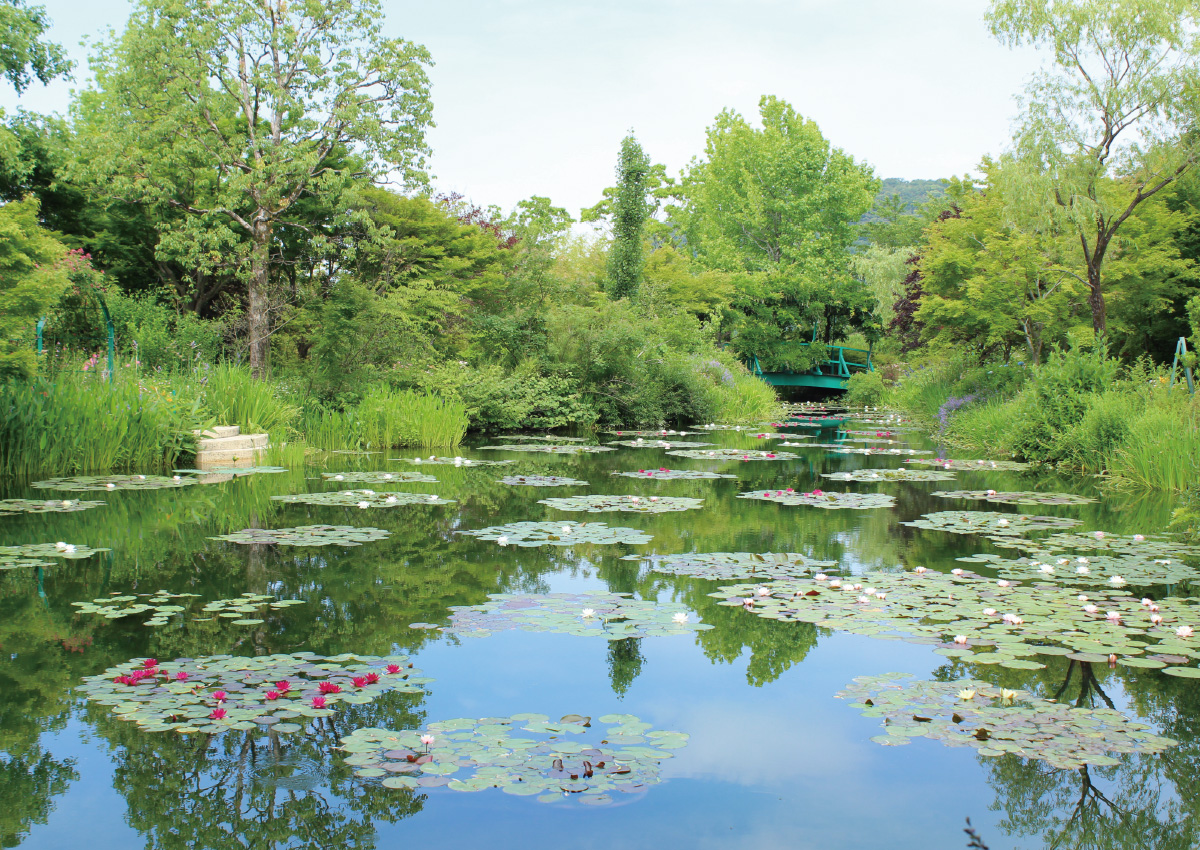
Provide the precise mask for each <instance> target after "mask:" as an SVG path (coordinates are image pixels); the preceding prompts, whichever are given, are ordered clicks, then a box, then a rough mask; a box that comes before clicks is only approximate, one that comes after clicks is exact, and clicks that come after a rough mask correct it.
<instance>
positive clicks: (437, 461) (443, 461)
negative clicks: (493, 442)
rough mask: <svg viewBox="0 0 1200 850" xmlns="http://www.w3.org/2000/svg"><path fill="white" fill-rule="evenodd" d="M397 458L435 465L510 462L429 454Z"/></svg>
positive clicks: (489, 464) (478, 464) (483, 464)
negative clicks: (410, 457) (427, 455)
mask: <svg viewBox="0 0 1200 850" xmlns="http://www.w3.org/2000/svg"><path fill="white" fill-rule="evenodd" d="M396 459H397V460H406V461H407V462H408V463H412V464H416V465H417V466H420V465H422V464H433V465H435V466H508V465H509V464H511V463H512V461H511V460H477V459H476V458H470V457H438V456H437V455H430V456H429V457H414V458H412V459H411V460H410V459H408V458H396Z"/></svg>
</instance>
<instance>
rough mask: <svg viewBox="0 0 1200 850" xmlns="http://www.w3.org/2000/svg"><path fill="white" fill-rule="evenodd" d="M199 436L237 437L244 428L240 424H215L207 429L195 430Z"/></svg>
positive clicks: (211, 437) (210, 437)
mask: <svg viewBox="0 0 1200 850" xmlns="http://www.w3.org/2000/svg"><path fill="white" fill-rule="evenodd" d="M192 433H193V434H195V435H196V436H197V437H208V438H209V439H213V438H216V437H237V436H240V435H241V433H242V429H241V427H240V426H238V425H214V426H212V427H211V428H209V429H208V430H207V431H193V432H192Z"/></svg>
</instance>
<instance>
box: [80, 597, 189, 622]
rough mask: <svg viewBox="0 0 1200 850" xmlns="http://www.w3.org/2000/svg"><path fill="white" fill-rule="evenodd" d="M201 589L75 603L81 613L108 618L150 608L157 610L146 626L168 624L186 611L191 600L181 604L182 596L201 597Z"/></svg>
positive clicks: (119, 617)
mask: <svg viewBox="0 0 1200 850" xmlns="http://www.w3.org/2000/svg"><path fill="white" fill-rule="evenodd" d="M199 595H200V594H198V593H171V592H170V591H168V590H159V591H156V592H154V593H138V594H127V595H125V596H119V595H116V594H113V595H112V596H106V597H101V598H100V599H93V600H92V601H91V602H72V603H71V605H72V606H74V607H75V608H76V609H77V610H76V613H79V614H91V615H95V616H100V617H104V618H105V619H106V620H120V619H121V618H123V617H132V616H134V615H135V614H144V613H146V612H147V611H151V612H153V613H152V614H151V616H150V619H148V620H146V621H145V622H144V623H143V625H146V626H165V625H166V624H167V623H168V622H169V621H170V619H171V617H172V616H173V615H175V614H182V613H183V612H184V611H186V610H187V605H188V603H185V604H183V605H180V604H178V601H179V600H189V599H192V598H195V597H198V596H199Z"/></svg>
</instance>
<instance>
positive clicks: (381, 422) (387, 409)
mask: <svg viewBox="0 0 1200 850" xmlns="http://www.w3.org/2000/svg"><path fill="white" fill-rule="evenodd" d="M468 425H469V419H468V418H467V408H466V405H464V404H463V403H461V402H459V401H457V400H447V399H444V398H442V397H440V396H438V395H434V394H432V393H418V392H414V391H412V390H404V391H400V392H396V391H393V390H389V389H386V388H383V387H373V388H371V389H370V390H368V391H367V394H366V395H365V396H363V399H362V401H361V402H360V403H359V404H358V406H357V407H352V408H347V409H346V410H344V411H338V410H328V409H325V408H320V407H316V408H310V409H308V410H307V411H306V412H305V415H304V418H303V420H302V422H301V426H300V427H301V430H302V431H303V435H304V440H305V442H307V443H308V444H309V445H310V446H314V447H316V448H319V449H322V450H325V451H332V450H334V449H393V448H401V447H404V446H412V447H419V448H427V449H429V448H452V447H454V446H457V445H458V444H459V443H461V442H462V439H463V437H464V436H465V435H466V433H467V426H468Z"/></svg>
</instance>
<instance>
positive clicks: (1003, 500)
mask: <svg viewBox="0 0 1200 850" xmlns="http://www.w3.org/2000/svg"><path fill="white" fill-rule="evenodd" d="M914 471H915V470H914ZM933 495H935V496H941V497H942V498H944V499H970V500H972V501H976V502H996V503H998V504H1002V505H1088V504H1091V503H1092V502H1095V501H1096V500H1095V499H1089V498H1088V497H1087V496H1076V495H1075V494H1074V493H1035V492H1033V491H1030V490H1014V491H1007V492H997V491H995V490H935V491H934V493H933Z"/></svg>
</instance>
